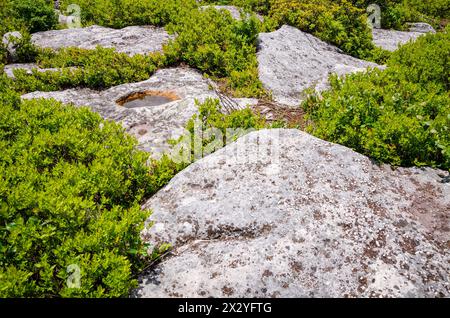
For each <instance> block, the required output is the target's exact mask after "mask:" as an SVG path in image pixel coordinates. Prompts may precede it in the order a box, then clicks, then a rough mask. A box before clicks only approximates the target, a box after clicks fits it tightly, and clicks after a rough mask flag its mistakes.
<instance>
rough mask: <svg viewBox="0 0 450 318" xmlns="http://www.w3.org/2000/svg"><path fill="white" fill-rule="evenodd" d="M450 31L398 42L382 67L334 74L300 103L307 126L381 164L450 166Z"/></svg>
mask: <svg viewBox="0 0 450 318" xmlns="http://www.w3.org/2000/svg"><path fill="white" fill-rule="evenodd" d="M449 29H450V28H447V30H446V31H445V32H442V33H438V34H436V35H433V34H429V35H427V36H425V37H421V38H419V39H418V40H417V41H416V42H415V43H412V44H408V45H405V46H403V47H402V48H400V49H399V50H398V51H396V52H395V53H394V54H393V55H392V57H391V58H390V60H389V61H388V68H387V69H386V70H384V71H380V70H378V69H374V70H372V71H370V72H367V73H358V74H353V75H349V76H347V77H346V78H345V79H338V78H336V77H335V78H333V79H332V89H331V90H330V91H327V92H325V93H324V94H323V95H322V96H321V97H318V96H315V95H312V96H311V97H310V98H309V100H308V101H307V102H305V104H304V105H303V107H304V108H305V110H306V111H307V113H308V115H309V119H310V120H312V121H313V122H312V123H311V124H310V126H309V128H308V130H309V131H310V132H311V133H313V134H314V135H316V136H318V137H320V138H322V139H326V140H329V141H332V142H336V143H340V144H343V145H346V146H348V147H351V148H353V149H354V150H356V151H358V152H360V153H363V154H366V155H368V156H370V157H372V158H374V159H376V160H379V161H382V162H388V163H392V164H394V165H401V166H412V165H417V166H422V165H428V166H433V167H440V168H443V169H450V96H449V89H450V82H449V80H450V71H449V70H450V32H449Z"/></svg>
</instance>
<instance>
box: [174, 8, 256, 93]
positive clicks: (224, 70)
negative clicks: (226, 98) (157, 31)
mask: <svg viewBox="0 0 450 318" xmlns="http://www.w3.org/2000/svg"><path fill="white" fill-rule="evenodd" d="M168 29H169V30H170V31H172V32H174V33H176V34H177V35H178V36H177V38H176V39H175V40H174V41H173V42H172V43H171V44H170V45H168V46H167V48H166V50H165V53H166V55H167V58H168V60H170V61H172V62H175V63H179V62H185V63H187V64H189V65H190V66H192V67H195V68H197V69H199V70H201V71H203V72H205V73H207V74H209V75H212V76H213V77H215V78H216V79H219V78H225V82H226V86H227V87H228V88H229V89H231V90H232V91H234V93H235V95H236V96H261V95H263V94H264V91H263V89H262V84H261V82H260V81H259V79H258V70H257V68H258V61H257V58H256V37H257V34H258V30H259V21H258V20H257V19H256V18H254V17H250V18H248V19H244V20H242V21H236V20H234V19H233V18H232V17H231V15H230V14H229V12H227V11H218V10H215V9H212V8H208V9H206V10H201V11H200V10H194V11H192V12H191V13H190V14H189V15H187V16H185V18H184V19H183V21H182V22H179V23H177V24H174V23H172V24H170V25H169V26H168Z"/></svg>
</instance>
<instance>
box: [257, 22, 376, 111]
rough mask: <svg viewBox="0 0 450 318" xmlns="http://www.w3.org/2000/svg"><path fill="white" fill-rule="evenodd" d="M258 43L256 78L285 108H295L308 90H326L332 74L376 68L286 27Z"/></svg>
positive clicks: (265, 35)
mask: <svg viewBox="0 0 450 318" xmlns="http://www.w3.org/2000/svg"><path fill="white" fill-rule="evenodd" d="M258 41H259V45H258V53H257V55H258V62H259V78H260V80H261V81H262V83H263V84H264V87H265V88H266V89H268V90H270V91H272V94H273V97H274V100H275V101H277V102H279V103H282V104H286V105H292V106H298V105H299V103H300V102H301V100H302V99H303V98H304V97H305V96H304V94H303V91H304V90H305V89H307V88H316V90H318V91H322V90H324V89H327V88H328V77H329V75H330V74H332V73H336V74H338V75H344V74H347V73H351V72H355V71H363V70H365V69H366V68H367V67H377V64H374V63H370V62H366V61H362V60H359V59H356V58H354V57H351V56H348V55H345V54H343V53H342V51H341V50H339V49H338V48H336V47H334V46H332V45H330V44H327V43H325V42H323V41H321V40H319V39H318V38H316V37H314V36H313V35H311V34H308V33H305V32H302V31H300V30H299V29H296V28H294V27H291V26H287V25H285V26H283V27H281V28H280V29H279V30H277V31H275V32H271V33H261V34H260V35H259V38H258Z"/></svg>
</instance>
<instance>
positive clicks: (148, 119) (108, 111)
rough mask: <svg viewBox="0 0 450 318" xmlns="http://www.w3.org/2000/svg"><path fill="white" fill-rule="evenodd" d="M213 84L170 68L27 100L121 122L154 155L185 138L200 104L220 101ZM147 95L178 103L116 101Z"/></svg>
mask: <svg viewBox="0 0 450 318" xmlns="http://www.w3.org/2000/svg"><path fill="white" fill-rule="evenodd" d="M209 85H210V83H209V82H208V81H207V80H206V79H205V78H203V76H202V75H201V74H200V73H199V72H197V71H195V70H193V69H190V68H171V69H162V70H159V71H157V72H156V73H155V74H154V75H153V76H152V77H151V78H150V79H148V80H146V81H143V82H138V83H130V84H123V85H119V86H115V87H112V88H110V89H107V90H105V91H96V90H91V89H78V88H76V89H68V90H64V91H57V92H33V93H29V94H26V95H23V96H22V98H24V99H36V98H54V99H56V100H58V101H61V102H63V103H65V104H73V105H75V106H88V107H90V108H91V109H92V110H93V111H95V112H97V113H99V114H100V115H101V116H102V117H103V118H105V119H110V120H113V121H116V122H120V123H121V124H122V125H123V126H124V128H125V129H126V130H127V131H128V132H129V133H130V134H132V135H133V136H135V137H136V138H137V139H138V142H139V148H140V149H142V150H145V151H147V152H150V153H152V154H161V153H163V152H166V151H168V150H169V149H170V146H169V144H168V140H169V139H172V138H178V137H180V136H181V135H183V134H184V132H185V130H184V127H185V124H186V122H187V121H188V120H189V119H190V118H191V117H192V116H193V115H194V114H196V113H197V112H198V107H197V105H196V104H195V99H197V100H198V101H199V102H202V101H204V100H205V99H207V98H208V97H211V98H218V96H217V95H216V93H215V92H214V90H211V89H210V86H209ZM145 91H155V92H167V93H173V94H175V95H176V96H178V97H179V100H176V101H173V102H169V103H167V104H163V105H159V106H151V107H140V108H133V109H132V108H125V107H123V106H120V105H119V104H118V103H117V101H118V100H119V99H121V98H123V97H126V96H129V95H131V94H133V93H140V92H145ZM235 101H236V103H237V104H238V105H240V106H241V107H244V105H243V104H249V105H251V104H254V103H257V101H256V100H253V99H242V100H241V99H236V100H235Z"/></svg>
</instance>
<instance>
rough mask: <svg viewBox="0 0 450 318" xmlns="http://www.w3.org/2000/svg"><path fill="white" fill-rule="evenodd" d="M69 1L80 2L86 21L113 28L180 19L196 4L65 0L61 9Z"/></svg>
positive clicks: (154, 0) (190, 0)
mask: <svg viewBox="0 0 450 318" xmlns="http://www.w3.org/2000/svg"><path fill="white" fill-rule="evenodd" d="M70 4H76V5H78V6H80V9H81V12H80V13H81V21H82V24H83V25H91V24H98V25H102V26H106V27H112V28H123V27H126V26H130V25H157V26H164V25H166V24H168V23H170V22H175V21H178V20H181V19H182V18H183V16H184V15H185V14H186V12H189V11H190V10H192V9H194V8H197V3H196V1H195V0H147V1H142V0H114V1H111V0H96V1H90V0H63V1H61V8H62V10H63V11H64V10H65V9H66V8H67V6H68V5H70Z"/></svg>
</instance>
